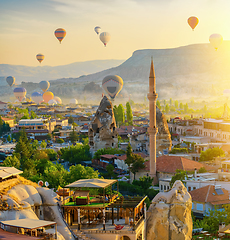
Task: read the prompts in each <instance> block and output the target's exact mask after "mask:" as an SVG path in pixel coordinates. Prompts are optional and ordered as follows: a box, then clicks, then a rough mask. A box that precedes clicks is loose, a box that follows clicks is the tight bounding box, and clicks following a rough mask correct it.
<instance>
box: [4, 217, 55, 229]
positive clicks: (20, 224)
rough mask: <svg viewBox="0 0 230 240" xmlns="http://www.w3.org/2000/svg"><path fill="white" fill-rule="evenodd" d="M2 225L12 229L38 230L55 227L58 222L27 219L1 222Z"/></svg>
mask: <svg viewBox="0 0 230 240" xmlns="http://www.w3.org/2000/svg"><path fill="white" fill-rule="evenodd" d="M1 224H3V225H7V226H10V227H17V228H26V229H36V228H41V227H46V226H50V225H54V224H56V222H50V221H44V220H37V219H29V218H26V219H17V220H8V221H1Z"/></svg>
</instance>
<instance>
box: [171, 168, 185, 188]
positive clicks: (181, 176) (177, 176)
mask: <svg viewBox="0 0 230 240" xmlns="http://www.w3.org/2000/svg"><path fill="white" fill-rule="evenodd" d="M186 177H188V175H187V172H186V171H184V170H181V169H177V170H176V174H175V175H174V176H173V177H172V178H171V182H170V186H171V187H172V186H173V184H174V182H176V180H180V181H182V182H183V184H185V182H184V180H185V178H186Z"/></svg>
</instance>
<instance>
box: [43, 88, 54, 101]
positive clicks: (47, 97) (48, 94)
mask: <svg viewBox="0 0 230 240" xmlns="http://www.w3.org/2000/svg"><path fill="white" fill-rule="evenodd" d="M53 98H54V95H53V93H52V92H49V91H47V92H44V93H43V100H44V102H45V103H48V102H49V101H50V100H51V99H53Z"/></svg>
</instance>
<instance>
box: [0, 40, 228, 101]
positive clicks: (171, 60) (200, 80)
mask: <svg viewBox="0 0 230 240" xmlns="http://www.w3.org/2000/svg"><path fill="white" fill-rule="evenodd" d="M151 57H153V61H154V67H155V72H156V84H157V92H158V94H159V98H160V99H169V98H174V99H188V98H191V97H194V98H207V97H211V96H220V95H221V94H222V93H223V90H224V89H230V67H229V65H230V41H224V42H223V44H222V46H221V47H220V48H219V49H218V50H217V51H215V50H214V49H213V47H212V46H211V45H210V44H193V45H188V46H183V47H178V48H171V49H145V50H137V51H135V52H134V53H133V55H132V56H131V57H130V58H129V59H127V60H126V61H125V62H123V63H121V62H120V63H121V64H120V65H119V66H116V64H114V66H113V67H109V68H108V69H106V70H102V71H98V72H96V73H92V74H88V75H87V74H85V76H80V77H78V78H74V77H71V78H69V77H68V76H67V75H66V76H65V77H63V78H59V79H57V80H52V81H50V83H51V87H50V90H51V91H53V92H54V94H56V95H58V96H60V97H66V98H72V97H76V98H77V99H93V98H94V97H95V95H93V94H90V95H89V96H86V95H85V93H84V92H83V90H84V87H85V86H86V85H87V84H89V83H90V82H94V83H96V84H98V85H101V81H102V79H103V78H104V77H105V76H107V75H110V74H117V75H119V76H121V77H122V78H123V80H124V87H123V89H122V91H121V93H120V94H119V96H118V99H119V98H128V97H130V96H131V99H137V98H138V97H139V98H140V99H141V100H142V101H143V100H144V96H146V94H147V92H148V81H149V79H148V76H149V69H150V62H151ZM67 66H69V65H67ZM1 67H2V66H1V65H0V69H1ZM62 67H63V68H64V67H65V66H58V67H54V69H56V71H57V72H62ZM37 68H38V69H39V68H40V67H37ZM43 68H46V67H42V68H40V69H43ZM104 69H105V68H104ZM0 71H1V70H0ZM48 74H49V76H52V73H51V72H49V73H48ZM63 74H64V71H63ZM12 75H13V74H12ZM32 75H33V74H32V73H31V76H32ZM44 76H45V73H44ZM54 76H55V73H54V74H53V77H52V78H51V77H50V79H54ZM46 79H48V78H46ZM41 80H44V79H43V78H42V79H41ZM0 81H1V80H0ZM22 85H23V86H24V87H26V88H27V90H28V92H29V94H31V92H32V91H34V90H39V88H38V85H37V84H32V83H23V84H22ZM36 87H37V89H36ZM0 92H1V89H0ZM2 94H3V93H2ZM98 98H101V92H100V93H98Z"/></svg>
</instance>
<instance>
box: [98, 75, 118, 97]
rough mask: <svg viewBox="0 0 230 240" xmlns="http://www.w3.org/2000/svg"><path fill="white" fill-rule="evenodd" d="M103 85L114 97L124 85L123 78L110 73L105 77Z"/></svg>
mask: <svg viewBox="0 0 230 240" xmlns="http://www.w3.org/2000/svg"><path fill="white" fill-rule="evenodd" d="M102 87H103V89H104V90H105V91H106V92H107V93H108V95H109V96H110V97H111V99H114V98H115V97H116V96H117V94H118V93H119V92H120V91H121V89H122V87H123V80H122V78H121V77H119V76H117V75H109V76H106V77H105V78H104V79H103V81H102Z"/></svg>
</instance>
